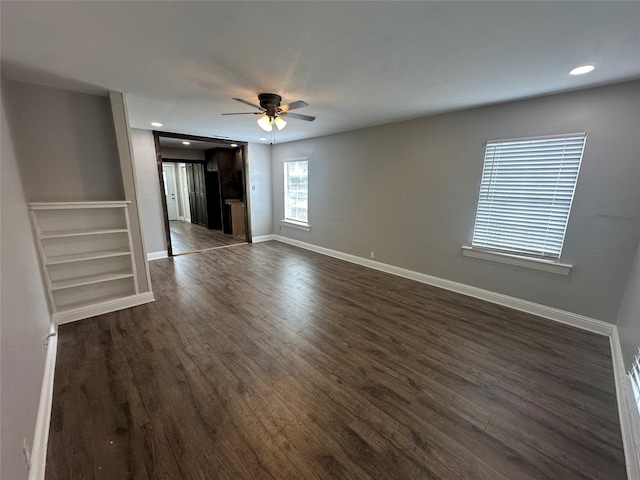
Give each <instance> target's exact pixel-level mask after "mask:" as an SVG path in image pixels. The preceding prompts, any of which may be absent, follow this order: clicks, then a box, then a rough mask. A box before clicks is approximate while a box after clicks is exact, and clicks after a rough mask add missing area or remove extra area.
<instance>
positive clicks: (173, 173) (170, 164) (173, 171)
mask: <svg viewBox="0 0 640 480" xmlns="http://www.w3.org/2000/svg"><path fill="white" fill-rule="evenodd" d="M165 168H167V169H171V180H173V182H171V181H170V182H169V183H173V185H168V186H169V187H171V186H173V197H174V198H173V200H174V202H175V205H176V219H177V220H180V205H179V203H178V202H179V200H178V197H177V195H178V182H177V181H176V164H175V163H173V162H162V171H163V172H164V169H165ZM167 175H169V174H168V173H167ZM162 180H164V175H163V176H162ZM166 187H167V185H165V188H166ZM168 191H169V190H167V191H166V192H165V198H166V196H167V192H168ZM168 216H169V206H168V205H167V217H168ZM169 221H171V219H169Z"/></svg>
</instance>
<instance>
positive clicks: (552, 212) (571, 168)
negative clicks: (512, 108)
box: [471, 133, 587, 261]
mask: <svg viewBox="0 0 640 480" xmlns="http://www.w3.org/2000/svg"><path fill="white" fill-rule="evenodd" d="M586 137H587V134H586V133H577V134H570V135H562V136H553V137H538V138H525V139H516V140H500V141H491V142H487V146H486V150H485V156H484V168H483V171H482V182H481V185H480V195H479V198H478V209H477V211H476V221H475V225H474V228H473V241H472V243H471V248H472V249H481V250H483V249H486V250H489V251H494V252H500V253H504V254H511V255H518V256H528V257H535V258H539V259H544V260H550V261H558V260H559V259H560V254H561V252H562V245H563V243H564V234H565V231H566V228H567V221H568V220H569V211H570V210H571V202H572V200H573V193H574V190H575V186H576V181H577V179H578V171H579V170H580V162H581V160H582V152H583V150H584V144H585V140H586Z"/></svg>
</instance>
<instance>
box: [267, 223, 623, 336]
mask: <svg viewBox="0 0 640 480" xmlns="http://www.w3.org/2000/svg"><path fill="white" fill-rule="evenodd" d="M274 240H277V241H279V242H283V243H287V244H289V245H294V246H296V247H300V248H304V249H306V250H311V251H313V252H317V253H321V254H323V255H328V256H330V257H334V258H339V259H340V260H345V261H347V262H351V263H356V264H358V265H362V266H365V267H369V268H373V269H375V270H380V271H382V272H386V273H390V274H392V275H398V276H399V277H404V278H408V279H411V280H415V281H417V282H420V283H426V284H427V285H433V286H434V287H440V288H444V289H445V290H450V291H452V292H456V293H461V294H463V295H468V296H470V297H475V298H479V299H481V300H486V301H488V302H491V303H497V304H498V305H503V306H505V307H510V308H513V309H515V310H520V311H522V312H526V313H531V314H533V315H537V316H539V317H544V318H548V319H549V320H554V321H556V322H561V323H565V324H567V325H571V326H574V327H578V328H581V329H583V330H588V331H590V332H594V333H599V334H600V335H606V336H610V335H611V333H612V332H613V328H614V325H613V324H610V323H607V322H603V321H602V320H596V319H595V318H589V317H585V316H583V315H578V314H577V313H571V312H567V311H564V310H560V309H557V308H552V307H547V306H546V305H540V304H539V303H533V302H529V301H527V300H522V299H519V298H515V297H510V296H508V295H503V294H501V293H496V292H491V291H489V290H484V289H482V288H478V287H472V286H470V285H465V284H464V283H458V282H454V281H452V280H446V279H444V278H439V277H434V276H431V275H427V274H425V273H420V272H416V271H413V270H407V269H406V268H400V267H396V266H393V265H388V264H386V263H382V262H376V261H375V260H370V259H368V258H362V257H357V256H355V255H351V254H348V253H343V252H339V251H337V250H331V249H329V248H324V247H319V246H317V245H312V244H310V243H306V242H301V241H299V240H294V239H291V238H287V237H283V236H280V235H274Z"/></svg>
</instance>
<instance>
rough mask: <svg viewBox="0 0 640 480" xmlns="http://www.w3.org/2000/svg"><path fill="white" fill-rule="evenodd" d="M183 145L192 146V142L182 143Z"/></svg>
mask: <svg viewBox="0 0 640 480" xmlns="http://www.w3.org/2000/svg"><path fill="white" fill-rule="evenodd" d="M182 144H183V145H191V142H182Z"/></svg>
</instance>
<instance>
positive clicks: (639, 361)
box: [629, 350, 640, 414]
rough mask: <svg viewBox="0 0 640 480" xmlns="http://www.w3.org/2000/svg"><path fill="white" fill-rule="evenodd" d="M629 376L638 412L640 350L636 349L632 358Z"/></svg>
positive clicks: (639, 403)
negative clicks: (636, 351)
mask: <svg viewBox="0 0 640 480" xmlns="http://www.w3.org/2000/svg"><path fill="white" fill-rule="evenodd" d="M629 378H630V379H631V388H633V398H634V401H635V403H636V408H637V409H638V413H639V414H640V350H638V353H637V354H636V357H635V358H634V359H633V365H632V366H631V371H630V372H629Z"/></svg>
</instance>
